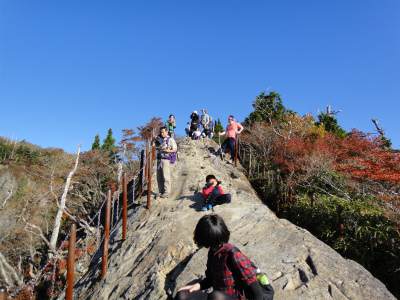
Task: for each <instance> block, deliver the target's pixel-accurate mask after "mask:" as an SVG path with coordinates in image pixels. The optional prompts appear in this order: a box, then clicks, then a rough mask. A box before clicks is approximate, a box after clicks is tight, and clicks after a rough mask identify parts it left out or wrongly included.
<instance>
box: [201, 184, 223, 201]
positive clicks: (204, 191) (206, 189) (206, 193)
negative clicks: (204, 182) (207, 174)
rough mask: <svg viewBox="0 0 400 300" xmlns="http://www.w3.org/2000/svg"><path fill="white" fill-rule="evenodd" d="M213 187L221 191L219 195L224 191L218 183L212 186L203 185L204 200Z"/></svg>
mask: <svg viewBox="0 0 400 300" xmlns="http://www.w3.org/2000/svg"><path fill="white" fill-rule="evenodd" d="M214 188H217V189H219V191H220V192H221V195H223V194H224V192H223V191H222V188H221V186H219V185H217V186H212V185H211V186H210V187H207V186H204V187H203V195H204V201H207V198H208V195H209V194H210V193H211V192H212V191H213V189H214Z"/></svg>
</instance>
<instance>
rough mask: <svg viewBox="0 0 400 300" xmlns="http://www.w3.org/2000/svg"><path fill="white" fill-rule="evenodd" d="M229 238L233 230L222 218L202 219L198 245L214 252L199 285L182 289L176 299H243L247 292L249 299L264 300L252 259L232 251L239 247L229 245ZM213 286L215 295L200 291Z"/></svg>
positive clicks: (198, 226)
mask: <svg viewBox="0 0 400 300" xmlns="http://www.w3.org/2000/svg"><path fill="white" fill-rule="evenodd" d="M229 236H230V232H229V229H228V227H227V226H226V224H225V222H224V220H223V219H222V218H221V217H220V216H218V215H216V214H210V215H206V216H204V217H202V218H201V219H200V220H199V222H198V223H197V226H196V229H195V230H194V242H195V243H196V244H197V246H199V247H206V248H209V249H210V250H209V251H208V260H207V269H206V277H205V278H204V279H203V280H202V281H201V282H199V283H196V284H194V285H187V286H185V287H183V288H181V289H179V291H178V293H177V295H176V298H175V299H177V300H189V299H192V300H242V299H244V297H243V295H242V293H241V291H242V290H243V289H245V290H246V297H247V299H253V300H262V299H263V293H262V290H261V287H260V284H259V283H258V281H257V277H256V275H257V274H256V270H255V269H254V268H253V267H252V266H251V261H250V259H249V258H247V257H246V256H245V255H243V254H242V253H241V252H239V251H238V252H233V251H232V249H233V248H234V247H235V246H233V245H231V244H229V243H228V241H229ZM210 287H212V288H213V291H212V292H211V293H205V292H202V291H200V290H205V289H208V288H210ZM249 295H250V296H249ZM251 295H252V296H251Z"/></svg>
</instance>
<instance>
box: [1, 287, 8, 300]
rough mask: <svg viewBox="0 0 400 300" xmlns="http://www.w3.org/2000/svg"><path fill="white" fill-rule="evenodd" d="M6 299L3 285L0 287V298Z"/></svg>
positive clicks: (5, 289)
mask: <svg viewBox="0 0 400 300" xmlns="http://www.w3.org/2000/svg"><path fill="white" fill-rule="evenodd" d="M6 299H7V288H6V287H5V286H2V287H0V300H6Z"/></svg>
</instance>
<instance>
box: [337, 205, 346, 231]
mask: <svg viewBox="0 0 400 300" xmlns="http://www.w3.org/2000/svg"><path fill="white" fill-rule="evenodd" d="M336 211H337V214H338V234H339V235H342V234H343V228H344V225H343V206H341V205H339V206H338V207H337V209H336Z"/></svg>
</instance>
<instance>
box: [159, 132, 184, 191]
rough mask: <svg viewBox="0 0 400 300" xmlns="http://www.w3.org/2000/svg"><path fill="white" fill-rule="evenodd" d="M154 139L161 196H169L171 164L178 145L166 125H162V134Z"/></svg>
mask: <svg viewBox="0 0 400 300" xmlns="http://www.w3.org/2000/svg"><path fill="white" fill-rule="evenodd" d="M153 141H154V142H155V144H156V147H157V182H158V190H159V192H160V195H161V198H168V197H169V193H170V191H171V176H170V168H171V167H170V165H171V163H174V162H175V159H176V150H177V149H178V147H177V145H176V142H175V140H174V139H173V138H172V137H169V136H168V130H167V128H166V127H161V130H160V135H159V136H158V137H154V139H153Z"/></svg>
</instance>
